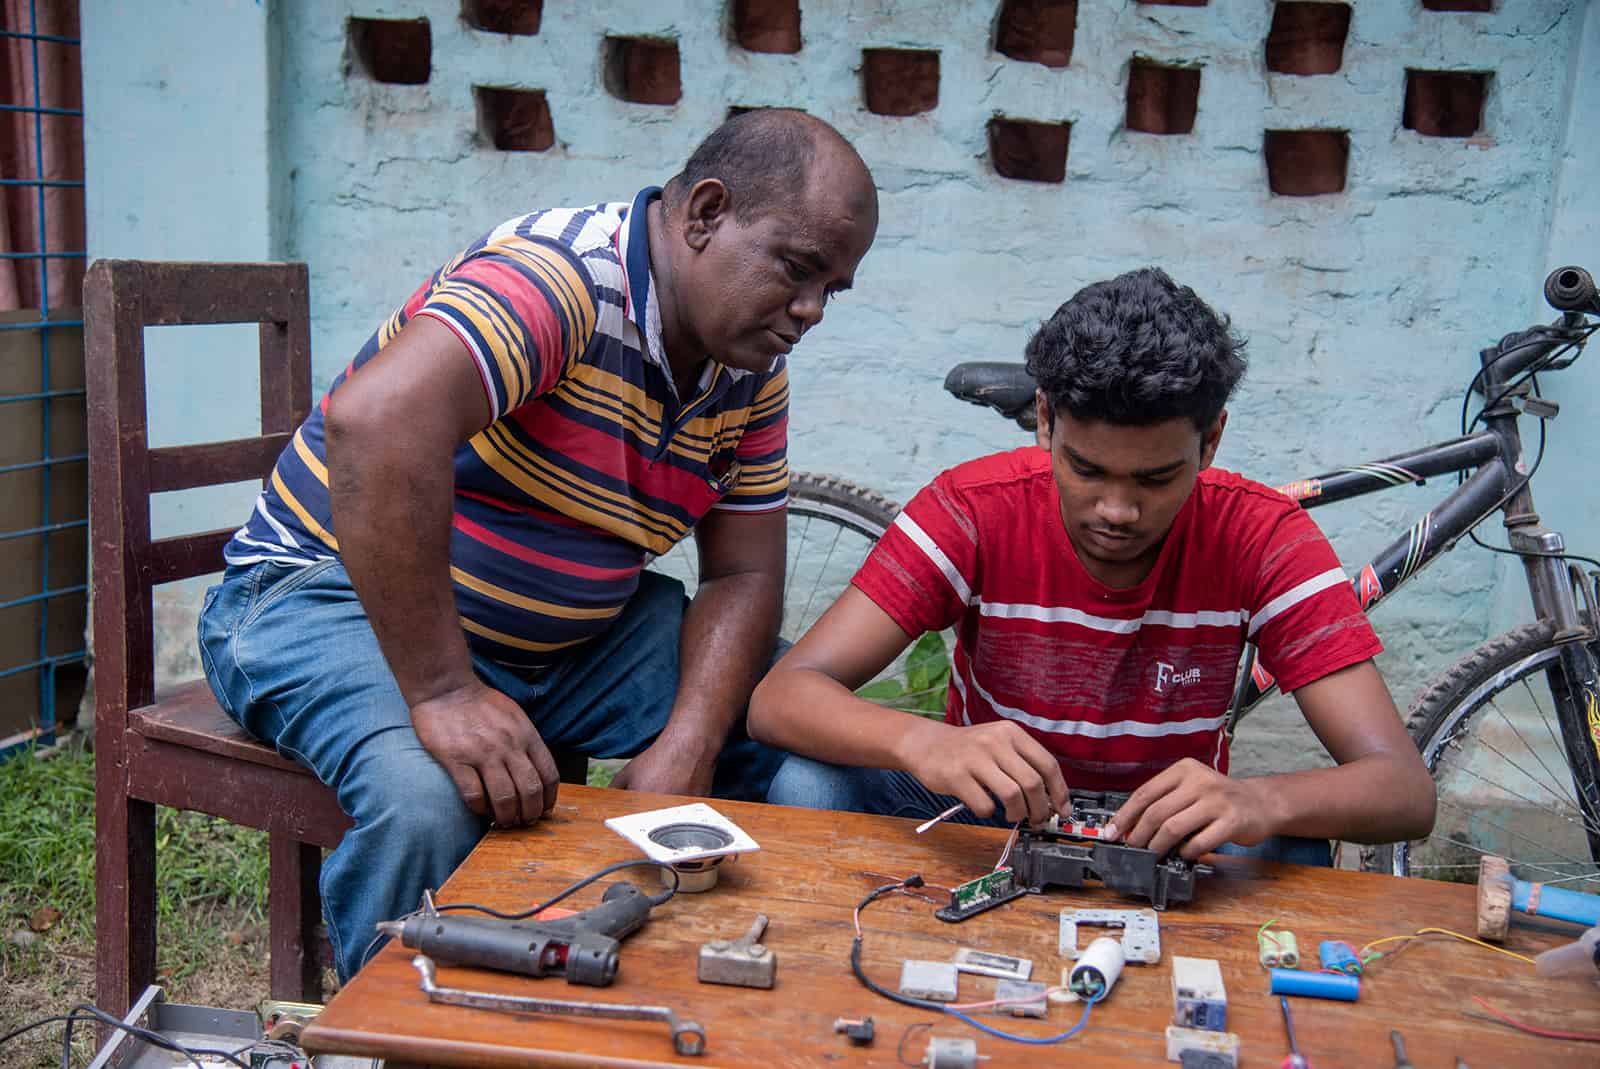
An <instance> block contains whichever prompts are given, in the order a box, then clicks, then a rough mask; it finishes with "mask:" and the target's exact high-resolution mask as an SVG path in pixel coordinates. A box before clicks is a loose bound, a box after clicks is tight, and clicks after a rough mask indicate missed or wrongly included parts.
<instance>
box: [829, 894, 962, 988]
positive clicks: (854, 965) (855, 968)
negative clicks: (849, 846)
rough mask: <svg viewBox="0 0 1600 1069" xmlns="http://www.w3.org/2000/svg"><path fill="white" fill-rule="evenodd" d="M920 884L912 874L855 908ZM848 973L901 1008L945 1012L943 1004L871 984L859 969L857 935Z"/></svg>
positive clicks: (851, 947)
mask: <svg viewBox="0 0 1600 1069" xmlns="http://www.w3.org/2000/svg"><path fill="white" fill-rule="evenodd" d="M922 882H923V881H922V875H921V874H920V873H912V874H911V875H910V876H907V877H906V878H905V879H903V880H901V881H900V882H899V883H886V884H884V885H883V886H882V887H875V888H873V889H872V890H871V891H870V892H868V894H867V897H865V898H863V899H862V900H861V904H860V905H858V906H856V910H857V912H859V911H861V910H863V909H866V908H867V907H868V906H870V905H872V903H874V902H876V901H877V900H878V899H880V898H882V897H883V896H884V895H889V894H893V893H894V892H896V891H898V890H901V889H902V888H906V887H921V886H922ZM850 971H851V972H853V973H855V976H856V979H857V980H860V981H861V986H863V987H865V988H866V989H867V990H868V991H871V992H872V993H873V994H874V995H882V996H883V997H884V998H886V999H889V1000H891V1001H893V1002H898V1003H900V1004H901V1005H902V1006H913V1007H915V1008H917V1009H919V1010H932V1011H933V1012H935V1013H943V1012H944V1011H945V1009H944V1003H942V1002H935V1001H933V1000H932V999H926V998H912V997H911V996H910V995H902V994H901V993H900V992H898V991H890V990H889V989H888V988H886V987H880V986H879V985H877V984H875V983H873V982H872V980H871V979H870V978H869V977H868V976H867V974H866V972H865V971H864V970H863V969H862V968H861V936H859V935H858V936H856V937H855V939H853V940H852V941H851V943H850Z"/></svg>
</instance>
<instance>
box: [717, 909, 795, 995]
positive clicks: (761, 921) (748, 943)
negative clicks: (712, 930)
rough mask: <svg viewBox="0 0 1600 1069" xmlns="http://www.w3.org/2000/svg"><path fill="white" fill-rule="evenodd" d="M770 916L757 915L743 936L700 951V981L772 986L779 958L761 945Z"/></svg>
mask: <svg viewBox="0 0 1600 1069" xmlns="http://www.w3.org/2000/svg"><path fill="white" fill-rule="evenodd" d="M766 930H767V915H766V914H765V913H757V914H756V920H755V923H754V924H752V925H750V930H749V931H748V932H746V933H744V935H743V936H742V937H741V938H739V939H736V940H734V941H733V942H729V941H728V940H726V939H713V940H712V941H711V942H709V943H707V944H705V945H704V946H702V947H701V948H700V982H701V983H702V984H732V985H734V986H735V987H771V986H772V983H773V980H774V979H776V976H777V972H778V956H777V955H776V954H774V953H773V952H772V950H771V948H769V947H765V946H762V945H761V936H762V934H763V933H764V932H766Z"/></svg>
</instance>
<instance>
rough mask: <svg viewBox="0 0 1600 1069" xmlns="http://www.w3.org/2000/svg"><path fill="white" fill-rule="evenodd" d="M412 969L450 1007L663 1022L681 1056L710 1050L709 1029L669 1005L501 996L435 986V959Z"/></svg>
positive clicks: (432, 996)
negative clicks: (681, 1015)
mask: <svg viewBox="0 0 1600 1069" xmlns="http://www.w3.org/2000/svg"><path fill="white" fill-rule="evenodd" d="M411 964H412V966H413V967H414V968H415V969H416V970H417V972H419V973H421V974H422V990H423V993H424V994H426V995H427V996H428V1001H430V1002H438V1003H443V1004H445V1005H450V1006H470V1007H471V1008H473V1009H478V1010H495V1011H497V1012H499V1013H549V1014H557V1015H560V1016H563V1017H603V1018H609V1019H611V1020H621V1021H661V1022H663V1023H665V1024H666V1026H667V1028H669V1029H670V1030H671V1032H672V1049H673V1050H675V1051H677V1052H678V1053H679V1054H702V1053H704V1052H705V1049H706V1030H705V1029H704V1028H701V1027H700V1026H699V1025H698V1024H696V1023H695V1022H694V1021H680V1020H678V1016H677V1014H675V1013H673V1012H672V1011H671V1010H670V1009H668V1008H667V1007H665V1006H636V1005H632V1004H629V1003H620V1002H577V1001H572V1000H568V999H551V998H533V997H530V996H526V995H498V994H495V993H493V992H490V991H463V990H461V989H460V988H454V987H440V986H438V985H437V984H436V983H434V970H433V959H432V958H429V957H428V956H427V955H425V954H418V955H417V956H416V957H414V958H412V959H411Z"/></svg>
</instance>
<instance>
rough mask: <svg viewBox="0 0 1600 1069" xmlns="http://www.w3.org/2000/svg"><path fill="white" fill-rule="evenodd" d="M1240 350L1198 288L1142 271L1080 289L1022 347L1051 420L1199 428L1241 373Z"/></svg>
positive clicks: (1225, 399)
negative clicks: (1063, 416)
mask: <svg viewBox="0 0 1600 1069" xmlns="http://www.w3.org/2000/svg"><path fill="white" fill-rule="evenodd" d="M1244 344H1245V343H1244V341H1243V340H1242V339H1241V338H1238V337H1237V336H1235V335H1234V334H1233V333H1232V332H1231V331H1230V330H1229V329H1228V320H1227V318H1226V317H1223V316H1218V315H1217V313H1216V312H1214V311H1212V310H1211V308H1210V307H1209V306H1208V305H1207V304H1206V303H1205V302H1204V301H1202V300H1201V299H1200V298H1199V297H1197V296H1195V293H1194V290H1192V289H1190V288H1189V287H1187V286H1180V285H1178V284H1177V283H1176V282H1174V281H1172V279H1171V278H1169V277H1168V276H1167V273H1166V272H1165V271H1162V270H1161V269H1159V268H1155V267H1145V268H1141V269H1139V270H1137V271H1129V272H1128V273H1127V274H1124V275H1118V276H1117V277H1116V278H1114V279H1111V280H1110V281H1108V282H1096V283H1094V284H1093V285H1091V286H1085V287H1084V288H1083V289H1081V290H1079V291H1078V292H1077V293H1075V294H1073V295H1072V299H1071V300H1069V301H1067V303H1066V304H1063V305H1062V306H1061V307H1060V308H1058V309H1056V313H1055V315H1053V316H1051V317H1050V318H1049V319H1048V320H1046V321H1045V323H1044V325H1043V326H1041V327H1040V328H1039V330H1038V332H1037V333H1036V334H1034V336H1033V338H1032V339H1031V340H1030V341H1029V342H1028V348H1027V355H1028V373H1029V374H1030V375H1032V376H1033V380H1034V382H1036V383H1037V384H1038V386H1039V389H1040V390H1042V391H1043V392H1044V395H1045V397H1046V398H1048V399H1049V401H1050V410H1051V413H1052V418H1053V414H1054V413H1055V412H1057V411H1064V412H1066V413H1067V414H1069V415H1070V416H1072V418H1073V419H1075V420H1092V421H1099V422H1104V423H1117V424H1123V425H1134V426H1145V425H1149V424H1153V423H1164V422H1166V421H1167V420H1171V419H1179V418H1184V419H1190V420H1193V421H1194V425H1195V426H1196V427H1198V428H1199V429H1200V430H1202V431H1204V430H1205V429H1206V428H1208V427H1210V426H1211V424H1212V423H1213V422H1214V421H1215V420H1216V418H1217V415H1218V414H1219V413H1220V412H1221V411H1222V409H1223V406H1224V405H1226V404H1227V403H1228V397H1229V396H1230V395H1231V394H1232V393H1233V388H1234V387H1235V386H1237V385H1238V384H1239V379H1240V378H1241V377H1242V376H1243V375H1244V370H1245V355H1244Z"/></svg>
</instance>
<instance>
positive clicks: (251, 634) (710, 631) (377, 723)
mask: <svg viewBox="0 0 1600 1069" xmlns="http://www.w3.org/2000/svg"><path fill="white" fill-rule="evenodd" d="M877 218H878V215H877V196H876V193H875V191H874V188H873V184H872V178H871V175H870V174H869V173H868V171H867V168H866V166H865V164H863V162H862V161H861V158H860V157H859V156H858V155H857V154H856V153H855V151H854V150H853V149H852V148H851V147H850V145H849V144H848V143H847V142H845V140H844V139H843V138H842V137H840V135H839V134H838V133H837V132H836V131H834V130H833V129H832V128H831V127H829V126H828V125H827V124H825V123H823V122H821V121H819V120H817V119H814V118H811V117H809V116H806V115H804V114H802V113H799V112H793V111H779V110H772V111H759V112H752V113H747V114H745V115H742V116H740V117H738V118H735V119H731V120H729V121H728V122H727V123H726V124H724V125H723V126H722V127H720V128H719V129H718V130H716V131H715V132H714V133H712V134H711V136H710V137H708V138H707V139H706V140H705V142H704V143H702V144H701V145H700V146H699V148H697V149H696V150H695V152H694V154H693V155H692V156H691V157H690V159H689V161H688V163H687V164H686V165H685V166H684V169H683V171H682V172H681V173H680V174H678V175H676V176H675V177H673V178H672V179H671V180H670V181H668V182H667V184H666V186H665V188H664V189H656V188H646V189H644V190H642V191H640V193H639V194H638V195H637V196H636V197H634V198H633V200H632V201H631V202H627V201H621V202H615V203H601V204H595V205H591V206H589V207H584V208H569V209H557V210H548V211H535V212H531V213H529V214H527V215H522V216H518V217H516V218H514V219H510V220H508V221H506V222H504V223H502V224H501V225H500V226H498V227H496V228H495V229H494V230H492V231H491V232H490V233H489V234H488V235H486V236H485V237H483V238H481V239H479V240H478V241H476V242H474V243H473V244H472V245H470V246H468V247H467V248H466V249H465V250H464V251H463V252H461V253H460V254H458V255H457V256H455V257H454V258H452V259H451V260H450V261H449V262H448V263H446V264H444V265H443V266H442V267H441V268H440V269H439V270H438V271H436V272H434V273H433V274H432V275H431V276H430V277H428V278H427V279H426V280H425V281H424V282H423V283H422V285H421V286H419V287H418V288H417V289H416V290H415V292H413V293H412V295H411V296H410V298H409V299H407V300H406V301H405V303H404V305H403V306H402V307H401V308H399V309H398V310H397V311H396V312H395V313H394V314H393V315H392V316H391V317H390V318H389V320H388V321H387V322H386V323H385V324H384V325H383V326H382V327H380V328H379V329H378V330H377V332H376V333H375V334H374V335H373V336H372V338H371V339H370V340H369V341H368V342H367V344H366V345H365V346H364V347H363V348H362V350H361V352H360V353H358V354H357V355H356V358H355V360H354V361H353V362H352V363H351V364H350V366H349V367H348V368H346V369H345V371H344V372H343V373H342V374H341V375H339V376H338V377H337V378H336V379H335V380H334V383H333V386H332V387H331V389H330V390H329V393H328V396H327V397H326V398H325V399H324V400H323V402H322V404H321V405H320V406H319V408H318V409H317V411H316V412H314V413H313V415H312V416H311V418H310V419H309V420H307V421H306V423H305V424H304V426H302V427H301V428H300V429H299V431H298V432H297V433H296V435H295V437H294V440H293V442H292V444H291V445H290V446H289V447H288V448H287V449H285V450H284V453H283V455H282V457H281V458H280V459H279V461H278V465H277V468H276V470H275V471H274V472H273V475H272V478H271V480H270V483H269V485H268V486H267V488H266V489H265V490H264V491H263V492H262V494H261V497H260V499H259V501H258V502H257V504H256V508H255V511H254V512H253V513H252V515H251V517H250V519H249V521H248V522H247V523H246V524H245V525H244V526H243V527H242V528H241V529H240V530H239V532H238V533H237V534H236V535H235V537H234V539H233V541H232V542H231V543H230V544H229V546H228V548H227V553H226V556H227V562H228V570H227V573H226V575H225V576H224V579H223V582H222V584H221V585H220V586H217V587H215V588H213V589H212V590H211V591H210V592H209V594H208V597H207V602H206V607H205V611H204V613H203V615H202V618H201V622H200V646H201V652H202V655H203V660H204V662H205V666H206V672H207V676H208V677H209V679H210V680H211V685H212V688H213V689H214V690H215V691H216V694H217V697H218V699H219V700H220V702H221V704H222V706H223V707H224V708H225V709H227V710H228V711H229V712H230V714H231V715H233V716H234V717H235V718H236V719H237V720H238V721H239V723H240V724H242V725H243V726H244V727H245V728H246V729H248V730H249V731H250V732H251V733H252V734H254V735H256V736H257V737H259V738H261V739H263V740H266V741H268V742H271V743H273V744H274V745H276V746H277V748H278V749H279V750H280V751H281V752H283V753H285V754H288V755H290V756H292V757H294V758H296V759H298V760H300V761H302V762H303V763H305V764H306V765H307V766H309V767H310V768H311V769H312V770H313V771H314V772H315V773H316V774H317V776H318V777H319V778H320V779H322V780H323V781H324V782H326V783H329V784H332V785H333V786H334V787H335V788H336V789H337V790H338V796H339V802H340V804H341V805H342V806H343V807H344V809H345V811H346V812H347V813H349V814H350V816H351V817H352V818H353V820H354V822H355V826H354V827H353V828H352V829H351V830H350V831H349V832H348V833H347V834H346V835H345V838H344V840H343V842H342V843H341V844H340V845H339V848H338V849H337V850H335V851H334V853H333V855H332V856H331V857H330V858H329V859H328V861H327V863H326V864H325V866H324V868H323V872H322V894H323V902H324V910H325V913H326V916H327V920H328V930H329V936H330V939H331V941H332V944H333V948H334V953H335V957H336V963H337V967H338V971H339V975H340V977H341V979H343V978H347V977H349V976H350V975H351V974H352V973H353V972H354V971H355V970H356V969H357V968H359V966H360V965H361V963H362V961H363V960H364V957H365V953H366V951H367V950H368V949H369V947H370V945H371V944H372V943H373V942H374V940H373V932H374V928H373V926H374V923H375V922H376V921H378V920H381V919H383V918H386V917H392V916H395V915H398V914H400V913H402V912H405V911H407V910H410V909H413V908H415V906H416V904H417V900H418V897H419V895H420V893H421V891H422V889H423V888H424V887H429V886H438V884H439V883H441V882H442V881H443V880H444V878H445V877H446V876H448V875H449V873H450V872H451V870H452V869H454V867H455V866H456V865H457V864H458V863H459V862H460V861H461V859H462V858H464V857H465V856H466V854H467V853H468V852H469V851H470V850H471V849H472V846H473V845H474V844H475V843H476V841H477V840H478V838H479V837H480V836H481V835H482V833H483V831H484V828H485V827H486V825H487V823H488V821H489V819H490V818H492V819H493V820H495V821H496V822H498V823H499V824H502V825H515V824H522V823H526V822H529V821H533V820H536V819H537V818H538V817H539V816H540V815H541V814H542V813H544V812H546V811H547V810H548V809H549V808H550V806H551V805H552V804H553V803H554V801H555V797H556V785H557V782H558V777H557V773H556V767H555V762H554V761H553V759H552V758H551V756H550V750H549V748H548V747H551V746H555V747H560V748H566V749H570V750H575V751H577V752H579V753H583V754H587V755H591V756H597V757H628V758H631V760H630V761H629V762H628V764H627V765H626V766H625V767H624V768H623V769H622V771H621V772H620V773H619V774H618V776H617V779H616V783H617V784H618V785H620V786H624V787H629V788H634V789H640V790H652V791H668V792H675V793H681V794H705V793H708V792H710V793H714V794H716V795H718V796H725V797H726V796H735V797H752V798H761V797H763V796H764V795H765V793H766V789H767V785H768V783H769V781H770V780H771V778H772V775H773V773H774V772H775V770H776V768H777V766H778V764H779V763H780V762H781V759H782V755H781V754H780V753H779V752H777V751H774V750H770V749H768V748H766V747H764V746H761V745H760V744H757V743H755V742H752V741H751V740H750V739H749V737H748V735H747V734H746V733H745V731H744V728H743V718H744V709H745V704H746V702H747V700H748V698H749V695H750V691H751V688H752V687H753V686H754V685H755V682H756V680H757V678H758V677H759V676H760V674H761V672H762V670H763V669H764V668H765V667H766V665H767V663H768V661H769V659H770V657H771V655H772V649H773V644H774V641H775V638H776V634H777V628H778V622H779V616H780V601H781V592H782V585H783V567H784V531H785V520H784V503H785V493H786V488H787V483H788V468H787V463H786V429H787V414H788V385H787V372H786V367H785V356H786V355H787V354H788V352H789V350H790V349H791V348H792V347H793V346H794V345H795V344H796V343H798V342H799V340H800V338H801V336H802V335H803V334H805V332H806V331H808V330H810V329H811V328H812V327H814V326H816V325H817V323H819V322H820V321H821V320H822V316H823V310H824V307H825V306H826V304H827V301H828V298H829V297H830V296H832V295H833V294H835V293H837V292H838V291H840V290H843V289H847V288H849V286H850V284H851V281H852V278H853V275H854V273H855V270H856V266H857V265H858V264H859V263H860V261H861V258H862V257H863V256H864V255H865V254H866V251H867V249H868V247H869V246H870V245H871V243H872V239H873V235H874V233H875V231H876V228H877ZM690 531H694V532H695V536H696V542H697V544H698V547H699V552H700V557H701V582H700V587H699V591H698V593H697V594H696V596H695V598H694V600H693V601H692V602H690V603H688V604H687V607H686V606H685V599H684V596H683V590H682V588H681V587H680V586H679V585H678V584H677V583H675V582H672V581H669V580H665V579H663V578H661V577H660V576H656V575H653V574H651V573H645V572H643V571H642V569H643V568H644V565H645V564H646V563H647V562H648V561H649V560H650V559H651V557H652V555H654V554H659V553H661V552H663V551H665V550H666V549H668V548H669V547H670V546H672V545H673V544H674V543H676V542H678V541H679V540H680V539H682V538H683V537H685V536H686V535H687V534H688V533H689V532H690Z"/></svg>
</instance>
